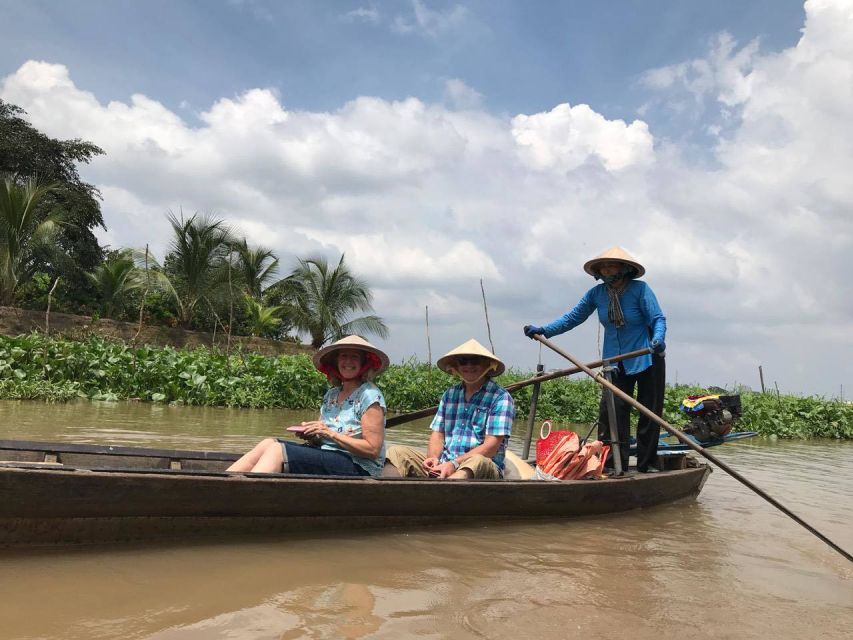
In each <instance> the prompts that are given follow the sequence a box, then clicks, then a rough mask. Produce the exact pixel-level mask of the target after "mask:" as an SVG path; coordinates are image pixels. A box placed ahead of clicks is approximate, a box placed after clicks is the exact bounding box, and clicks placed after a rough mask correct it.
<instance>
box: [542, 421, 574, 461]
mask: <svg viewBox="0 0 853 640" xmlns="http://www.w3.org/2000/svg"><path fill="white" fill-rule="evenodd" d="M545 427H548V433H545ZM573 434H574V431H551V421H550V420H545V421H544V422H543V423H542V426H541V427H539V439H538V440H537V441H536V464H537V465H540V464H542V462H543V461H544V460H545V458H547V457H548V456H549V455H550V454H551V452H552V451H554V449H556V448H557V446H558V445H559V444H560V443H561V442H562V441H563V438H568V437H571V436H572V435H573Z"/></svg>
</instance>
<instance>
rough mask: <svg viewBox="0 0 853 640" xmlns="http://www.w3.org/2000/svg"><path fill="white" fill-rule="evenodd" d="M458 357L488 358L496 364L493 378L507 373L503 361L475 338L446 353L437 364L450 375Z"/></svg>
mask: <svg viewBox="0 0 853 640" xmlns="http://www.w3.org/2000/svg"><path fill="white" fill-rule="evenodd" d="M458 356H482V357H483V358H488V359H489V360H492V361H493V362H496V363H497V367H495V369H494V371H493V373H492V375H493V376H499V375H501V374H502V373H503V372H504V371H506V366H505V365H504V363H503V362H501V359H500V358H498V357H497V356H496V355H495V354H494V353H492V352H491V351H489V350H488V349H486V347H484V346H483V345H481V344H480V343H479V342H477V341H476V340H474V339H473V338H471V339H470V340H469V341H468V342H466V343H464V344H460V345H459V346H458V347H456V348H455V349H453V350H452V351H448V352H447V353H445V354H444V355H443V356H441V357H440V358H439V359H438V362H436V363H435V364H436V366H437V367H438V368H439V369H441V370H442V371H444V372H445V373H450V367H451V366H453V363H454V360H456V358H457V357H458Z"/></svg>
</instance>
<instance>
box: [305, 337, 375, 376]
mask: <svg viewBox="0 0 853 640" xmlns="http://www.w3.org/2000/svg"><path fill="white" fill-rule="evenodd" d="M341 349H360V350H362V351H367V352H368V353H372V354H373V355H375V356H376V357H377V358H379V363H380V366H379V368H378V369H376V370H375V373H374V375H377V376H378V375H379V374H380V373H382V372H383V371H385V369H387V368H388V364H389V362H390V361H389V360H388V356H386V355H385V353H384V352H383V351H382V350H381V349H378V348H377V347H374V346H373V345H372V344H370V343H369V342H368V341H367V340H365V339H364V338H361V337H359V336H346V337H345V338H341V339H340V340H338V341H337V342H333V343H332V344H329V345H326V346H325V347H323V348H322V349H320V350H319V351H318V352H317V353H315V354H314V358H313V360H314V366H315V367H317V370H318V371H321V372H322V371H323V368H325V367H329V366H334V364H335V362H334V359H333V356H334V354H335V352H336V351H339V350H341ZM321 367H322V368H321Z"/></svg>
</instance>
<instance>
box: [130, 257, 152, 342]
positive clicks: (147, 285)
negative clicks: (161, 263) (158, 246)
mask: <svg viewBox="0 0 853 640" xmlns="http://www.w3.org/2000/svg"><path fill="white" fill-rule="evenodd" d="M150 288H151V272H149V271H148V244H147V243H146V245H145V291H143V292H142V301H141V302H140V303H139V326H138V327H137V328H136V335H135V336H133V341H134V342H136V340H137V339H138V338H139V334H140V333H142V318H143V314H144V313H145V299H146V298H147V297H148V290H149V289H150Z"/></svg>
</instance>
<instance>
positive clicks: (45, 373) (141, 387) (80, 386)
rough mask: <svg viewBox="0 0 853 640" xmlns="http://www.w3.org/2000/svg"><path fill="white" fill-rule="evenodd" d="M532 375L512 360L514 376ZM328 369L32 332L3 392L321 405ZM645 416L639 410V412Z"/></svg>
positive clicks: (676, 400)
mask: <svg viewBox="0 0 853 640" xmlns="http://www.w3.org/2000/svg"><path fill="white" fill-rule="evenodd" d="M528 377H530V374H529V373H524V372H519V371H515V370H509V371H508V372H507V373H505V374H504V375H503V376H501V378H500V379H499V382H501V383H503V384H509V383H511V382H515V381H518V380H523V379H526V378H528ZM377 383H378V384H379V386H380V387H381V388H382V390H383V392H384V393H385V398H386V401H387V403H388V407H389V408H390V409H392V410H395V411H412V410H415V409H420V408H423V407H428V406H432V405H436V404H438V401H439V399H440V398H441V394H442V393H443V392H444V390H445V389H446V388H447V387H448V386H449V385H450V384H452V383H453V379H452V378H451V377H450V376H448V375H447V374H445V373H443V372H441V371H439V370H438V369H436V368H435V367H429V366H427V365H426V364H423V363H419V362H415V361H414V360H411V361H409V362H405V363H403V364H399V365H391V367H390V368H389V369H388V371H386V372H385V373H384V374H383V375H382V377H381V378H380V379H379V380H377ZM326 388H327V383H326V379H325V377H324V376H323V375H321V374H320V373H318V372H317V371H316V369H314V367H313V365H312V364H311V359H310V358H309V357H307V356H304V355H297V356H279V357H268V356H261V355H258V354H249V353H237V354H232V355H230V356H229V355H226V354H225V353H223V352H222V351H220V350H217V349H207V348H199V349H195V350H192V351H181V350H176V349H173V348H171V347H163V348H159V347H148V346H145V347H129V346H127V345H124V344H120V343H115V342H111V341H108V340H105V339H103V338H99V337H91V338H89V339H88V340H86V341H83V342H81V341H74V340H68V339H65V338H58V337H56V338H55V337H50V338H48V337H46V336H44V335H43V334H37V333H33V334H30V335H26V336H18V337H15V338H10V337H3V336H0V398H4V399H39V400H48V401H67V400H69V399H72V398H76V397H84V398H90V399H92V400H124V399H131V398H134V399H141V400H150V401H153V402H176V403H185V404H194V405H216V406H230V407H251V408H268V407H284V408H290V409H315V408H316V407H317V405H318V403H319V398H320V397H321V396H322V394H323V392H324V391H325V389H326ZM703 392H704V390H703V389H702V388H699V387H685V386H679V387H667V390H666V400H665V406H664V417H665V418H666V419H667V420H668V421H670V422H672V423H674V424H683V423H684V416H683V414H682V413H681V412H680V411H679V410H678V407H679V405H680V403H681V400H682V399H683V398H684V397H685V396H687V395H689V394H694V393H703ZM514 397H515V400H516V411H517V415H518V416H519V417H522V418H523V417H524V416H526V415H527V413H528V411H529V409H530V398H531V387H527V388H524V389H521V390H519V391H517V392H516V393H515V394H514ZM742 397H743V407H744V416H743V418H742V419H741V420H740V421H739V423H738V425H737V428H738V429H739V430H750V431H758V432H759V433H762V434H767V435H769V434H775V435H777V436H780V437H784V438H810V437H827V438H844V439H850V438H853V405H850V404H846V403H843V402H839V401H835V400H826V399H823V398H819V397H813V396H812V397H797V396H777V395H775V394H766V395H762V394H754V393H747V394H743V396H742ZM598 399H599V389H598V387H597V385H596V384H595V383H594V382H593V381H591V380H588V379H577V378H576V379H567V378H561V379H558V380H553V381H549V382H547V383H545V384H543V385H542V392H541V394H540V396H539V405H538V411H537V415H538V419H537V420H541V419H543V418H546V417H547V418H553V419H555V420H558V421H560V422H573V423H592V422H593V421H594V420H595V419H596V416H597V414H598ZM635 419H636V412H635Z"/></svg>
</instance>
